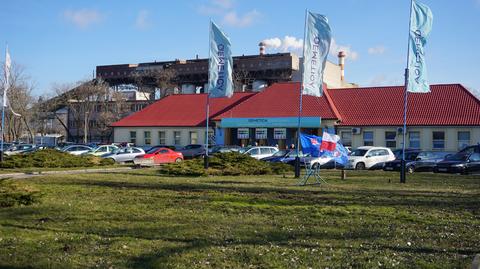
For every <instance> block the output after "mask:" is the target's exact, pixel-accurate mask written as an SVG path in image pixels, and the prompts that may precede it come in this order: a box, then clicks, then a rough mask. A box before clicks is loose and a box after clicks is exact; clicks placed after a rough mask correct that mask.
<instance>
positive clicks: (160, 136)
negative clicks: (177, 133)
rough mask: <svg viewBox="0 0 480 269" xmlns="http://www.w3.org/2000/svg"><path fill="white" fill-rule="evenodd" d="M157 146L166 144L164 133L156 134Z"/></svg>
mask: <svg viewBox="0 0 480 269" xmlns="http://www.w3.org/2000/svg"><path fill="white" fill-rule="evenodd" d="M158 144H159V145H165V144H167V141H166V139H165V132H164V131H159V132H158Z"/></svg>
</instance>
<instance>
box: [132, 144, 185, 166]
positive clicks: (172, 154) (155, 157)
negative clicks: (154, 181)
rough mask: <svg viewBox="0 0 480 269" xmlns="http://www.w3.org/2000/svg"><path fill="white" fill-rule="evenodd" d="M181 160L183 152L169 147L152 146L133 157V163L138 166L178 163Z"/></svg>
mask: <svg viewBox="0 0 480 269" xmlns="http://www.w3.org/2000/svg"><path fill="white" fill-rule="evenodd" d="M181 161H183V154H182V153H180V152H176V151H173V150H171V149H169V148H152V149H150V150H149V151H147V152H146V153H145V154H144V155H140V156H137V157H135V159H133V163H134V164H136V165H140V166H151V165H156V164H162V163H178V162H181Z"/></svg>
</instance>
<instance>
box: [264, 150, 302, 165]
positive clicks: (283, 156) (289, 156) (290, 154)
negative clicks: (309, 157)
mask: <svg viewBox="0 0 480 269" xmlns="http://www.w3.org/2000/svg"><path fill="white" fill-rule="evenodd" d="M296 157H297V151H296V150H294V149H283V150H279V151H277V152H276V153H275V154H273V155H272V156H270V157H266V158H263V159H261V160H262V161H266V162H271V163H288V162H290V161H294V160H295V158H296ZM300 157H303V153H302V152H301V151H300Z"/></svg>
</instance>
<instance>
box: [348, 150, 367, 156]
mask: <svg viewBox="0 0 480 269" xmlns="http://www.w3.org/2000/svg"><path fill="white" fill-rule="evenodd" d="M367 151H368V149H356V150H354V151H352V153H351V154H350V156H365V154H366V153H367Z"/></svg>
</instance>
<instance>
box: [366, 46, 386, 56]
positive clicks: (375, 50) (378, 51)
mask: <svg viewBox="0 0 480 269" xmlns="http://www.w3.org/2000/svg"><path fill="white" fill-rule="evenodd" d="M385 50H386V48H385V47H384V46H382V45H379V46H376V47H372V48H368V54H372V55H381V54H383V53H385Z"/></svg>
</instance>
